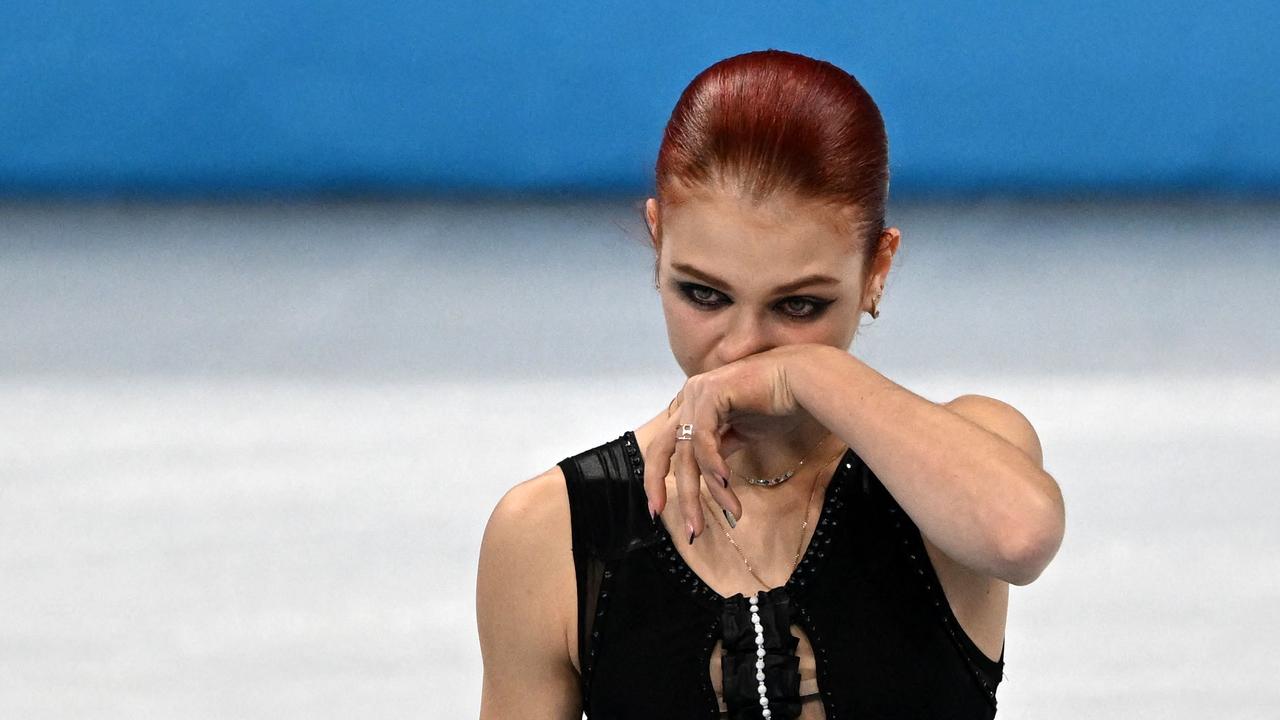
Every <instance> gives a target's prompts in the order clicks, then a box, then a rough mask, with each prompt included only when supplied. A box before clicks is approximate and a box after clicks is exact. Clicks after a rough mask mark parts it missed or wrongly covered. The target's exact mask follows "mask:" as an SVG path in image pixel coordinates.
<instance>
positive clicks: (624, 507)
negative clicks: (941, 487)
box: [559, 430, 1004, 720]
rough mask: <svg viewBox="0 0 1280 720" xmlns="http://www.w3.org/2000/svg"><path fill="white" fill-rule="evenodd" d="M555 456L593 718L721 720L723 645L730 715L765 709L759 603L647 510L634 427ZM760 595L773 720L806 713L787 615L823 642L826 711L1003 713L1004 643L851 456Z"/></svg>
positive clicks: (820, 675) (833, 717) (817, 655)
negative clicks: (717, 656) (707, 579)
mask: <svg viewBox="0 0 1280 720" xmlns="http://www.w3.org/2000/svg"><path fill="white" fill-rule="evenodd" d="M559 465H560V467H561V469H562V470H563V472H564V474H565V479H566V491H567V493H568V497H569V507H570V517H571V521H572V533H573V556H574V564H575V571H576V578H577V593H578V602H577V606H578V645H579V657H580V658H581V665H582V683H581V690H582V701H583V709H584V711H585V712H586V714H587V717H589V718H592V719H593V720H594V719H596V718H610V719H613V718H642V717H643V718H653V717H662V718H719V707H718V703H717V700H716V696H715V691H714V689H713V687H712V684H711V680H710V677H709V676H708V674H707V669H708V667H709V664H710V660H711V652H712V650H713V648H714V647H715V644H716V641H717V640H720V641H722V653H723V654H722V661H721V666H722V668H721V669H722V672H723V676H722V677H723V685H722V691H723V695H724V700H725V702H726V704H727V706H728V707H729V715H730V717H731V718H733V720H742V719H745V718H752V719H755V718H762V717H763V714H762V706H761V704H760V703H759V698H760V695H759V687H758V686H759V683H758V682H757V677H756V672H757V669H758V668H757V667H756V660H757V659H760V658H758V657H757V651H758V650H759V649H760V648H759V647H758V646H757V641H756V631H755V629H754V627H753V626H752V624H751V619H750V613H749V608H748V607H747V604H748V601H749V598H747V597H744V596H743V595H741V594H737V595H734V596H731V597H728V598H725V597H722V596H721V595H720V594H719V593H717V592H715V591H714V590H712V589H711V588H710V587H709V586H707V585H706V584H705V583H704V582H702V580H701V578H699V577H698V576H697V574H695V573H694V572H693V571H692V570H690V568H689V567H688V565H687V564H686V563H685V562H684V559H683V558H682V557H681V556H680V555H679V553H677V552H676V549H675V545H674V544H673V542H672V538H671V536H670V534H669V533H668V532H667V530H666V526H665V525H663V524H662V523H661V522H656V523H655V522H653V521H652V520H651V519H650V518H649V513H648V510H647V503H646V497H645V493H644V487H643V478H644V460H643V457H642V456H641V453H640V450H639V447H638V445H637V443H636V438H635V435H634V433H632V432H631V431H629V430H628V431H626V432H624V433H623V434H622V435H621V436H619V437H618V438H616V439H614V440H611V441H609V442H607V443H604V444H602V445H600V446H598V447H595V448H592V449H590V450H587V451H584V452H582V453H579V454H577V455H574V456H572V457H569V458H565V459H564V460H562V461H561V462H560V463H559ZM756 597H757V603H758V606H759V615H760V618H761V625H762V627H763V632H762V635H763V646H764V647H763V649H764V657H763V660H764V668H763V671H764V675H765V680H764V684H765V686H766V691H767V696H768V699H769V708H770V711H771V713H772V715H771V720H786V719H787V718H794V717H795V716H796V713H798V712H799V707H800V705H799V698H798V685H799V674H798V670H797V663H798V658H797V657H796V655H795V649H796V644H797V640H796V638H795V636H794V635H793V634H792V632H791V630H790V627H791V624H792V623H795V624H796V625H799V626H800V627H801V628H802V629H803V630H804V632H805V634H806V635H807V637H808V638H809V641H810V643H811V645H812V646H813V650H814V661H815V665H816V669H817V681H818V688H819V692H820V694H821V697H822V704H823V708H824V710H825V712H826V716H827V718H829V719H830V720H837V719H838V718H843V717H850V718H862V717H868V718H943V717H946V718H992V717H994V716H995V712H996V687H997V685H998V684H999V682H1000V679H1001V677H1002V675H1003V668H1004V653H1003V651H1002V652H1001V655H1000V658H999V660H991V659H990V658H988V657H987V656H986V655H985V654H983V653H982V651H981V650H979V649H978V647H977V646H976V645H975V644H974V643H973V641H972V640H971V639H970V638H969V636H968V635H967V634H966V633H965V632H964V630H963V629H962V628H961V627H960V625H959V624H958V623H957V622H956V619H955V616H954V614H953V613H952V611H951V607H950V605H949V604H948V603H947V600H946V596H945V595H944V593H943V590H942V586H941V585H940V584H939V582H938V578H937V575H936V573H935V572H934V569H933V566H932V563H930V562H929V559H928V556H927V555H926V553H925V549H924V545H923V540H922V538H921V537H920V532H919V530H918V529H917V527H916V526H915V524H914V523H913V522H912V521H911V519H910V518H909V517H908V516H907V514H906V513H905V512H903V510H902V508H901V506H899V505H898V503H897V501H896V500H894V498H893V496H892V495H891V494H890V493H889V492H888V491H887V490H886V489H885V488H884V486H883V485H882V484H881V483H880V481H879V479H878V478H876V476H875V474H874V473H872V472H871V470H870V469H869V468H868V467H867V466H866V465H865V464H864V463H863V462H862V460H861V458H859V457H858V455H857V454H856V453H854V452H853V450H852V449H850V450H847V451H846V452H845V454H844V456H843V457H842V458H841V460H840V464H839V465H838V466H837V469H836V472H835V474H834V475H833V476H832V479H831V483H830V484H829V485H828V488H827V491H826V494H825V496H824V498H823V504H822V511H821V513H820V514H819V517H818V521H817V527H816V528H815V529H814V533H813V536H812V537H811V539H810V541H809V544H808V545H807V546H806V549H805V551H804V554H803V555H802V557H801V561H800V564H799V566H797V568H796V569H795V571H794V572H793V573H792V575H791V577H790V578H789V579H788V580H787V582H786V584H785V585H783V586H781V587H777V588H773V589H771V590H769V591H768V592H764V591H762V592H760V593H758V594H757V596H756ZM788 713H790V714H788Z"/></svg>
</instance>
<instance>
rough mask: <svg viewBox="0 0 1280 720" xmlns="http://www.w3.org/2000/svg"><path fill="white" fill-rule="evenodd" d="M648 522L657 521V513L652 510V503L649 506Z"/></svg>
mask: <svg viewBox="0 0 1280 720" xmlns="http://www.w3.org/2000/svg"><path fill="white" fill-rule="evenodd" d="M649 522H651V523H654V524H657V522H658V513H656V512H654V511H653V506H652V505H650V506H649Z"/></svg>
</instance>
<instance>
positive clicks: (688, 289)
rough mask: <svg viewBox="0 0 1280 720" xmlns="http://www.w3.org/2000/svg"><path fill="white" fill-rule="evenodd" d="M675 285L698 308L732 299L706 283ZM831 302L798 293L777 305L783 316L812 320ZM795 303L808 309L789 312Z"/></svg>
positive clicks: (714, 305)
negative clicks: (715, 297)
mask: <svg viewBox="0 0 1280 720" xmlns="http://www.w3.org/2000/svg"><path fill="white" fill-rule="evenodd" d="M676 286H677V287H679V288H680V292H681V294H683V295H684V296H685V298H686V299H688V301H689V303H690V304H691V305H693V306H694V307H697V308H699V309H700V310H714V309H716V308H719V307H721V306H723V305H729V304H731V303H732V301H729V300H728V298H726V297H725V295H724V293H722V292H720V291H719V290H712V289H711V288H709V287H707V286H706V285H699V284H697V283H691V282H679V283H676ZM717 295H718V296H720V297H722V298H725V300H724V301H716V300H714V299H712V298H714V296H717ZM833 302H835V301H834V300H824V299H822V298H815V297H804V296H799V295H798V296H795V297H789V298H783V299H782V300H779V301H778V305H777V307H778V308H779V312H780V313H781V314H782V315H783V316H785V317H787V318H789V319H791V320H812V319H814V318H816V317H818V316H819V315H822V313H823V312H825V311H826V309H827V306H828V305H830V304H831V303H833ZM797 305H807V306H808V307H809V308H810V309H809V310H808V311H805V312H799V313H796V312H790V311H788V310H787V309H786V308H787V307H788V306H790V307H796V306H797Z"/></svg>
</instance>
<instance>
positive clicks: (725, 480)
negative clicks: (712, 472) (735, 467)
mask: <svg viewBox="0 0 1280 720" xmlns="http://www.w3.org/2000/svg"><path fill="white" fill-rule="evenodd" d="M720 484H721V485H724V486H725V487H729V478H727V477H725V476H723V475H721V476H720Z"/></svg>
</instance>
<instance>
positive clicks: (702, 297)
mask: <svg viewBox="0 0 1280 720" xmlns="http://www.w3.org/2000/svg"><path fill="white" fill-rule="evenodd" d="M680 292H681V293H683V294H684V296H685V297H687V298H689V301H690V302H692V303H693V304H694V305H700V306H702V307H704V308H714V307H720V306H721V305H723V304H724V303H720V302H716V301H715V300H714V297H715V296H717V295H719V296H720V297H724V295H721V294H720V293H719V292H716V291H715V290H712V289H711V288H709V287H706V286H705V285H696V284H694V283H680Z"/></svg>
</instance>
